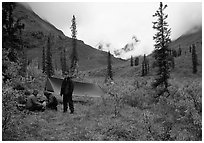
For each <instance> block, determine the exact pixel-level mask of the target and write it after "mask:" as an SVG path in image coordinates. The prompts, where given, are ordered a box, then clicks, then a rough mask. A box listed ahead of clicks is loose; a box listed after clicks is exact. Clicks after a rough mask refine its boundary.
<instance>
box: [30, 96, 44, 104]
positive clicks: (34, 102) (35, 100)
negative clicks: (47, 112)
mask: <svg viewBox="0 0 204 143" xmlns="http://www.w3.org/2000/svg"><path fill="white" fill-rule="evenodd" d="M32 102H33V104H35V105H42V104H41V103H40V102H38V100H37V98H36V97H33V98H32Z"/></svg>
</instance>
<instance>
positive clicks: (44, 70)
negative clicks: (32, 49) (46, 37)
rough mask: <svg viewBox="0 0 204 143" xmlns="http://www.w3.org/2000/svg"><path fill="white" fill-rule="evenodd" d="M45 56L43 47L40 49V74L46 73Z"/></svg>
mask: <svg viewBox="0 0 204 143" xmlns="http://www.w3.org/2000/svg"><path fill="white" fill-rule="evenodd" d="M45 59H46V56H45V47H44V46H43V49H42V72H43V73H45V72H46V61H45Z"/></svg>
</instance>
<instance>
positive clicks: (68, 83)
mask: <svg viewBox="0 0 204 143" xmlns="http://www.w3.org/2000/svg"><path fill="white" fill-rule="evenodd" d="M73 90H74V83H73V81H72V80H71V79H70V78H69V77H66V78H64V80H63V81H62V85H61V91H60V95H61V96H62V95H72V93H73Z"/></svg>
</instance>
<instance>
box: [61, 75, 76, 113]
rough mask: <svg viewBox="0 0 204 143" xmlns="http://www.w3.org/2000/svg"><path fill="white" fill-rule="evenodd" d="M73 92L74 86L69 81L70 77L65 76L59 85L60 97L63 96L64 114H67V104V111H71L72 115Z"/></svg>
mask: <svg viewBox="0 0 204 143" xmlns="http://www.w3.org/2000/svg"><path fill="white" fill-rule="evenodd" d="M73 90H74V84H73V81H72V80H71V77H69V76H68V75H66V77H65V78H64V80H63V81H62V85H61V91H60V95H61V96H62V95H63V110H64V112H67V102H68V103H69V110H70V111H71V112H70V113H71V114H73V113H74V105H73V100H72V93H73Z"/></svg>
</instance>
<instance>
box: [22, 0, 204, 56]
mask: <svg viewBox="0 0 204 143" xmlns="http://www.w3.org/2000/svg"><path fill="white" fill-rule="evenodd" d="M164 4H167V5H168V7H167V9H166V10H165V12H166V13H167V14H168V18H167V22H168V24H169V27H170V28H171V30H172V33H171V38H172V40H175V39H177V38H178V37H180V36H181V35H182V34H185V33H186V32H188V31H189V30H191V29H194V27H200V26H201V25H202V3H201V2H167V3H164ZM26 5H29V6H30V7H31V8H32V10H33V11H34V12H36V13H37V14H38V15H39V16H40V17H41V18H43V19H46V20H47V21H49V22H50V23H52V24H53V25H55V26H56V27H57V28H59V29H60V30H62V31H63V33H64V34H65V35H66V36H69V37H70V36H71V31H70V25H71V18H72V15H75V16H76V21H77V31H78V33H77V38H78V39H80V40H83V41H84V42H85V43H86V44H88V45H91V46H92V47H94V48H98V46H97V45H98V43H109V46H108V47H107V46H103V50H105V51H107V50H110V51H111V53H113V54H114V51H117V50H119V51H120V50H121V49H122V48H124V47H125V46H126V47H129V48H130V47H131V44H130V41H131V38H132V36H133V35H135V36H136V37H137V38H138V40H140V42H139V43H138V44H137V45H136V46H135V45H134V48H133V47H132V49H131V48H130V49H131V50H130V52H123V53H122V54H120V57H122V58H130V56H131V55H133V56H137V55H141V54H149V53H151V52H152V51H153V49H154V47H153V44H154V41H153V38H152V37H153V35H154V34H155V31H154V30H153V28H152V26H153V24H152V22H153V21H155V19H154V18H153V17H152V15H153V14H154V13H155V12H156V10H157V9H158V7H159V3H158V2H144V3H142V2H132V3H131V2H106V3H102V2H76V3H75V2H52V3H48V2H40V3H37V2H35V3H33V2H31V3H30V2H29V3H26ZM105 45H106V44H105Z"/></svg>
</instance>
